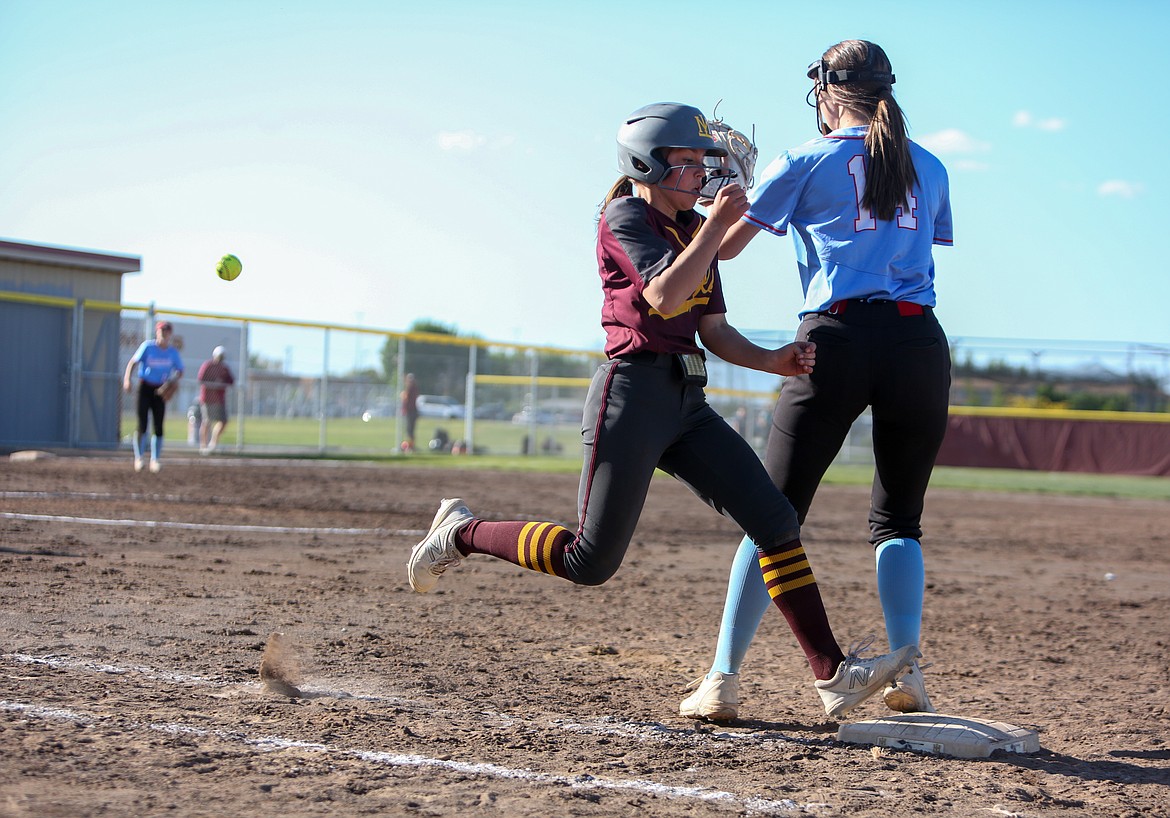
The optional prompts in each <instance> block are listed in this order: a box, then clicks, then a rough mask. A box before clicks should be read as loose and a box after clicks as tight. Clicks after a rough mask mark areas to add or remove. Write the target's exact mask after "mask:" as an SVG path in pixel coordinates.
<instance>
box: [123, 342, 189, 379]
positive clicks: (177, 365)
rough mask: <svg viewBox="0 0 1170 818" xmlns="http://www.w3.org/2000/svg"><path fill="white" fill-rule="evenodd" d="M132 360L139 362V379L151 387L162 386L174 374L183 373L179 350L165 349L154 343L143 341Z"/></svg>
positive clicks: (169, 347) (171, 347)
mask: <svg viewBox="0 0 1170 818" xmlns="http://www.w3.org/2000/svg"><path fill="white" fill-rule="evenodd" d="M130 360H131V361H137V362H138V377H139V378H141V379H142V380H143V381H145V382H146V383H148V384H150V385H151V386H162V385H163V384H164V383H165V382H166V380H167V378H169V377H170V376H171V373H172V372H182V371H183V359H182V358H181V357H179V350H177V349H175V348H174V347H173V346H168V347H167V348H166V349H163V348H162V347H160V346H159V345H158V344H156V343H155V342H154V341H143V342H142V344H141V345H140V346H139V347H138V351H137V352H135V353H134V357H132V358H131V359H130Z"/></svg>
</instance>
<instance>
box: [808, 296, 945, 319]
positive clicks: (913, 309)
mask: <svg viewBox="0 0 1170 818" xmlns="http://www.w3.org/2000/svg"><path fill="white" fill-rule="evenodd" d="M850 304H893V305H894V306H896V307H897V308H898V315H901V316H907V315H925V314H926V308H925V307H923V306H922V305H921V304H915V303H914V302H913V301H877V300H875V301H866V300H865V299H862V298H851V299H849V300H847V301H834V302H833V303H832V305H831V306H830V307H829V309H827V310H826V312H827V313H829V315H840V314H841V313H843V312H845V308H846V307H847V306H849V305H850Z"/></svg>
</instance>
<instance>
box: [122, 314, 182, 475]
mask: <svg viewBox="0 0 1170 818" xmlns="http://www.w3.org/2000/svg"><path fill="white" fill-rule="evenodd" d="M174 331H175V328H174V327H173V326H172V325H171V322H170V321H159V322H158V323H157V324H155V325H154V340H153V341H143V342H142V344H141V345H140V346H139V347H138V349H137V351H136V352H135V353H134V354H133V355H132V356H131V357H130V362H129V363H127V364H126V374H125V375H123V376H122V388H123V389H125V390H126V392H129V391H130V388H131V380H130V378H131V375H132V374H133V373H134V369H135V367H137V368H138V407H137V408H138V426H137V429H136V430H135V433H134V437H133V443H134V471H142V467H143V465H144V459H143V454H144V452H143V448H142V444H143V438H144V437H145V435H146V419H147V416H148V415H150V416H151V417H153V419H154V434H153V435H152V436H151V438H150V470H151V472H153V473H155V474H157V473H158V472H159V471H160V470H161V469H162V462H161V460H160V457H161V455H162V445H163V419H164V417H165V415H166V411H167V398H169V397H170V395H171V394H173V391H174V389H175V387H176V386H177V382H178V380H179V378H181V377H183V359H182V357H181V356H180V355H179V350H177V349H175V348H174V347H173V346H171V336H172V335H173V334H174ZM164 386H167V387H168V389H169V390H170V392H169V393H168V392H166V391H164V390H163V387H164Z"/></svg>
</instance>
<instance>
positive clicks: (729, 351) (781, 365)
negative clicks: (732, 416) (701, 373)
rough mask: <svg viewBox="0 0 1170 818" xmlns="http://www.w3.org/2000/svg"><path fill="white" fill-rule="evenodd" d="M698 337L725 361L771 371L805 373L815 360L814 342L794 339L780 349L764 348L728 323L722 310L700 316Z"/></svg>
mask: <svg viewBox="0 0 1170 818" xmlns="http://www.w3.org/2000/svg"><path fill="white" fill-rule="evenodd" d="M699 339H700V340H701V341H702V342H703V346H704V347H706V349H707V350H709V351H710V352H713V353H714V354H715V355H718V356H719V357H720V358H722V359H723V360H725V361H727V362H728V363H732V364H736V365H738V366H743V367H747V368H748V369H756V370H759V371H760V372H771V373H772V374H774V375H807V374H809V373H810V372H812V371H813V366H814V365H815V364H816V357H817V355H816V349H817V345H816V344H814V343H813V342H811V341H796V342H793V343H791V344H785V345H784V346H782V347H780V348H779V349H765V348H764V347H761V346H758V345H756V344H753V343H752V342H751V341H749V340H748V339H747V338H745V337H743V335H742V334H741V333H740V331H739V330H737V329H736V328H735V327H733V326H731V324H729V323H727V316H726V315H724V314H714V315H705V316H703V318H702V319H700V321H699Z"/></svg>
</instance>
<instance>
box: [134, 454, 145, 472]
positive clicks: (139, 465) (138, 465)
mask: <svg viewBox="0 0 1170 818" xmlns="http://www.w3.org/2000/svg"><path fill="white" fill-rule="evenodd" d="M145 465H146V464H145V463H143V462H142V458H141V457H136V458H134V471H142V467H143V466H145Z"/></svg>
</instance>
